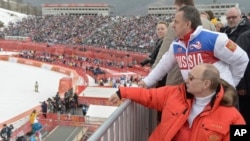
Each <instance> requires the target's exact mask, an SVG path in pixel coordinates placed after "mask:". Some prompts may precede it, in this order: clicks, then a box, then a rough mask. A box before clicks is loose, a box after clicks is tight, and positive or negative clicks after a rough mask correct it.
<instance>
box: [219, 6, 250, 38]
mask: <svg viewBox="0 0 250 141" xmlns="http://www.w3.org/2000/svg"><path fill="white" fill-rule="evenodd" d="M226 19H227V26H226V27H224V28H222V29H221V32H224V33H226V34H227V36H228V38H229V39H231V40H232V41H234V42H236V40H237V38H238V37H239V36H240V34H241V33H243V32H245V31H247V30H249V29H250V22H249V20H248V19H247V17H246V16H244V17H241V10H240V9H239V8H237V7H232V8H230V9H228V11H227V13H226Z"/></svg>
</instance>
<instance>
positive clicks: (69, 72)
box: [0, 56, 88, 94]
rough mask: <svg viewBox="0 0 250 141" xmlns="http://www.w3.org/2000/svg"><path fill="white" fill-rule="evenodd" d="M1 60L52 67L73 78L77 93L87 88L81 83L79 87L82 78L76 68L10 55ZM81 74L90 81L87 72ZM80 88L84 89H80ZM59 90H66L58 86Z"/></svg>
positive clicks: (0, 58)
mask: <svg viewBox="0 0 250 141" xmlns="http://www.w3.org/2000/svg"><path fill="white" fill-rule="evenodd" d="M0 60H3V61H11V62H12V63H14V62H15V63H19V64H25V65H31V66H35V67H40V68H46V69H48V70H49V69H50V70H51V71H55V72H59V73H63V74H66V75H68V76H69V77H71V78H72V84H73V85H72V86H73V88H74V90H76V89H77V94H79V93H81V92H82V91H83V90H84V88H86V87H83V86H82V85H79V86H80V89H78V84H77V81H78V80H79V79H80V75H79V74H78V73H77V71H76V70H74V69H70V68H66V67H62V66H58V65H53V64H47V63H44V62H40V61H35V60H31V59H24V58H16V57H10V56H0ZM78 72H80V71H79V70H78ZM81 76H83V77H82V79H83V81H85V82H88V78H87V76H86V73H81ZM58 83H59V82H58ZM86 85H87V84H86ZM86 85H84V86H86ZM80 90H82V91H80ZM58 91H60V92H61V93H64V92H65V91H62V89H61V87H59V88H58Z"/></svg>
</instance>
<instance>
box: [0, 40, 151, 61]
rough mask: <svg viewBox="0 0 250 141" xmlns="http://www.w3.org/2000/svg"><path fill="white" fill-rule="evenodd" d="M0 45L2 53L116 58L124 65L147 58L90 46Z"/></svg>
mask: <svg viewBox="0 0 250 141" xmlns="http://www.w3.org/2000/svg"><path fill="white" fill-rule="evenodd" d="M0 44H1V47H0V48H2V49H3V50H4V51H22V50H34V51H36V52H48V53H52V54H68V55H76V56H85V57H89V58H100V59H106V60H108V59H112V60H116V59H117V58H121V59H123V61H124V62H126V63H128V62H131V61H132V60H135V61H137V62H140V61H142V60H144V59H145V58H147V56H148V55H147V54H143V53H135V52H128V51H118V50H114V49H105V48H96V47H92V46H69V45H60V44H57V45H52V46H49V45H48V44H47V43H34V42H24V41H13V40H0ZM80 48H84V49H85V50H83V51H81V50H80Z"/></svg>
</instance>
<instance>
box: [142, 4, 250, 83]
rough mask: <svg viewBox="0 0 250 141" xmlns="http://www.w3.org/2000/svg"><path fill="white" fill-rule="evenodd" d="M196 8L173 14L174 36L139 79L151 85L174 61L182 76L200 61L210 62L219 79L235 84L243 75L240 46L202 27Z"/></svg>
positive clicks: (243, 56)
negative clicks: (168, 45)
mask: <svg viewBox="0 0 250 141" xmlns="http://www.w3.org/2000/svg"><path fill="white" fill-rule="evenodd" d="M200 25H201V20H200V15H199V11H198V10H197V9H196V8H195V7H193V6H183V7H181V8H180V9H179V10H178V11H177V13H176V15H175V18H174V25H173V28H174V30H175V33H176V36H177V39H176V40H175V41H173V42H172V44H171V46H170V48H169V51H168V52H166V53H165V54H164V55H163V57H162V59H161V60H160V62H159V63H158V64H157V66H156V67H155V68H154V69H153V70H152V71H151V72H150V73H149V75H148V76H146V77H145V78H144V79H143V80H142V81H140V82H139V85H140V86H143V87H151V86H153V85H154V84H156V83H157V81H159V80H161V78H162V77H163V76H165V75H166V74H167V73H168V72H169V71H170V70H171V68H172V67H173V66H174V65H175V64H176V63H177V64H178V66H179V68H180V70H181V74H182V76H183V79H184V80H185V79H187V77H188V72H189V71H190V70H191V69H192V68H193V67H194V66H196V65H198V64H200V63H210V64H213V65H215V67H216V68H217V69H218V70H219V71H220V76H221V78H222V79H224V80H226V81H227V82H228V83H230V84H231V85H232V86H234V87H235V86H237V84H238V83H239V81H240V79H241V78H242V77H243V75H244V72H245V69H246V67H247V64H248V61H249V58H248V56H247V54H246V52H245V51H244V50H242V49H241V48H240V47H239V46H238V45H237V44H235V43H234V42H233V41H231V40H230V39H228V37H227V35H226V34H224V33H218V32H213V31H209V30H206V29H203V28H202V26H200Z"/></svg>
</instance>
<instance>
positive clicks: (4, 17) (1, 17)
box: [0, 8, 28, 26]
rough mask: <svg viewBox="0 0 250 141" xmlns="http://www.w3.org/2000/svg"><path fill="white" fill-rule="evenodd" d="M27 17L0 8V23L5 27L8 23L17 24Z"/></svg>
mask: <svg viewBox="0 0 250 141" xmlns="http://www.w3.org/2000/svg"><path fill="white" fill-rule="evenodd" d="M27 16H28V15H26V14H22V13H18V12H14V11H10V10H6V9H3V8H0V21H1V22H3V23H4V26H7V25H8V23H9V22H13V23H15V22H17V21H19V20H22V19H23V18H25V17H27Z"/></svg>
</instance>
